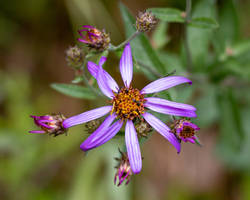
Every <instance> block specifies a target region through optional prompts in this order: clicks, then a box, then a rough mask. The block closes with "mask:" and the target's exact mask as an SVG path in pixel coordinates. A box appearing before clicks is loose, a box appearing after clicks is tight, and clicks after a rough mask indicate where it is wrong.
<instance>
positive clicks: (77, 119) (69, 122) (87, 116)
mask: <svg viewBox="0 0 250 200" xmlns="http://www.w3.org/2000/svg"><path fill="white" fill-rule="evenodd" d="M111 110H112V106H103V107H100V108H96V109H93V110H90V111H87V112H84V113H81V114H79V115H75V116H73V117H69V118H67V119H65V120H64V121H63V127H64V128H66V129H67V128H69V127H71V126H75V125H78V124H82V123H85V122H88V121H91V120H94V119H97V118H100V117H102V116H104V115H106V114H107V113H108V112H110V111H111Z"/></svg>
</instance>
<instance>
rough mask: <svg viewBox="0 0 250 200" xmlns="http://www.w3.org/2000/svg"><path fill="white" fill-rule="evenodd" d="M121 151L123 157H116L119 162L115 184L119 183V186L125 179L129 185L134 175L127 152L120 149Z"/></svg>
mask: <svg viewBox="0 0 250 200" xmlns="http://www.w3.org/2000/svg"><path fill="white" fill-rule="evenodd" d="M119 152H120V154H121V157H120V158H115V159H116V160H117V161H118V162H119V163H118V165H117V166H116V168H117V172H116V174H115V178H114V184H115V185H116V183H117V186H120V185H121V184H122V183H123V182H124V181H125V184H126V185H127V184H128V183H129V182H130V179H131V176H132V175H133V173H132V169H131V167H130V163H129V159H128V156H127V153H124V152H122V151H121V150H120V149H119ZM117 181H118V182H117Z"/></svg>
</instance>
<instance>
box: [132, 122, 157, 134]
mask: <svg viewBox="0 0 250 200" xmlns="http://www.w3.org/2000/svg"><path fill="white" fill-rule="evenodd" d="M135 129H136V133H137V134H138V136H139V137H147V135H148V133H149V132H151V131H152V130H153V129H152V127H151V126H150V125H149V124H148V123H147V122H146V121H140V122H139V123H138V124H136V125H135Z"/></svg>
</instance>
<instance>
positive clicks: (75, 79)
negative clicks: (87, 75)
mask: <svg viewBox="0 0 250 200" xmlns="http://www.w3.org/2000/svg"><path fill="white" fill-rule="evenodd" d="M82 81H83V77H82V76H76V77H75V78H74V80H72V81H71V83H75V84H76V83H80V82H82Z"/></svg>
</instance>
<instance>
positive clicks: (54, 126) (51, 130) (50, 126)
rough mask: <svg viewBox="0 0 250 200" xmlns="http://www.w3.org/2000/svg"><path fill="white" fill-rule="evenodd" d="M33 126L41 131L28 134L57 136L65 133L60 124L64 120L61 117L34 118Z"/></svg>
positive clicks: (45, 116)
mask: <svg viewBox="0 0 250 200" xmlns="http://www.w3.org/2000/svg"><path fill="white" fill-rule="evenodd" d="M30 117H31V118H33V119H34V122H35V124H36V125H37V126H38V127H40V128H41V129H42V130H35V131H29V133H39V134H44V133H48V134H49V135H53V136H58V135H61V134H63V133H66V129H65V128H64V127H63V126H62V122H63V121H64V120H65V119H66V118H65V117H64V116H63V115H61V114H58V115H44V116H34V115H31V116H30Z"/></svg>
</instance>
